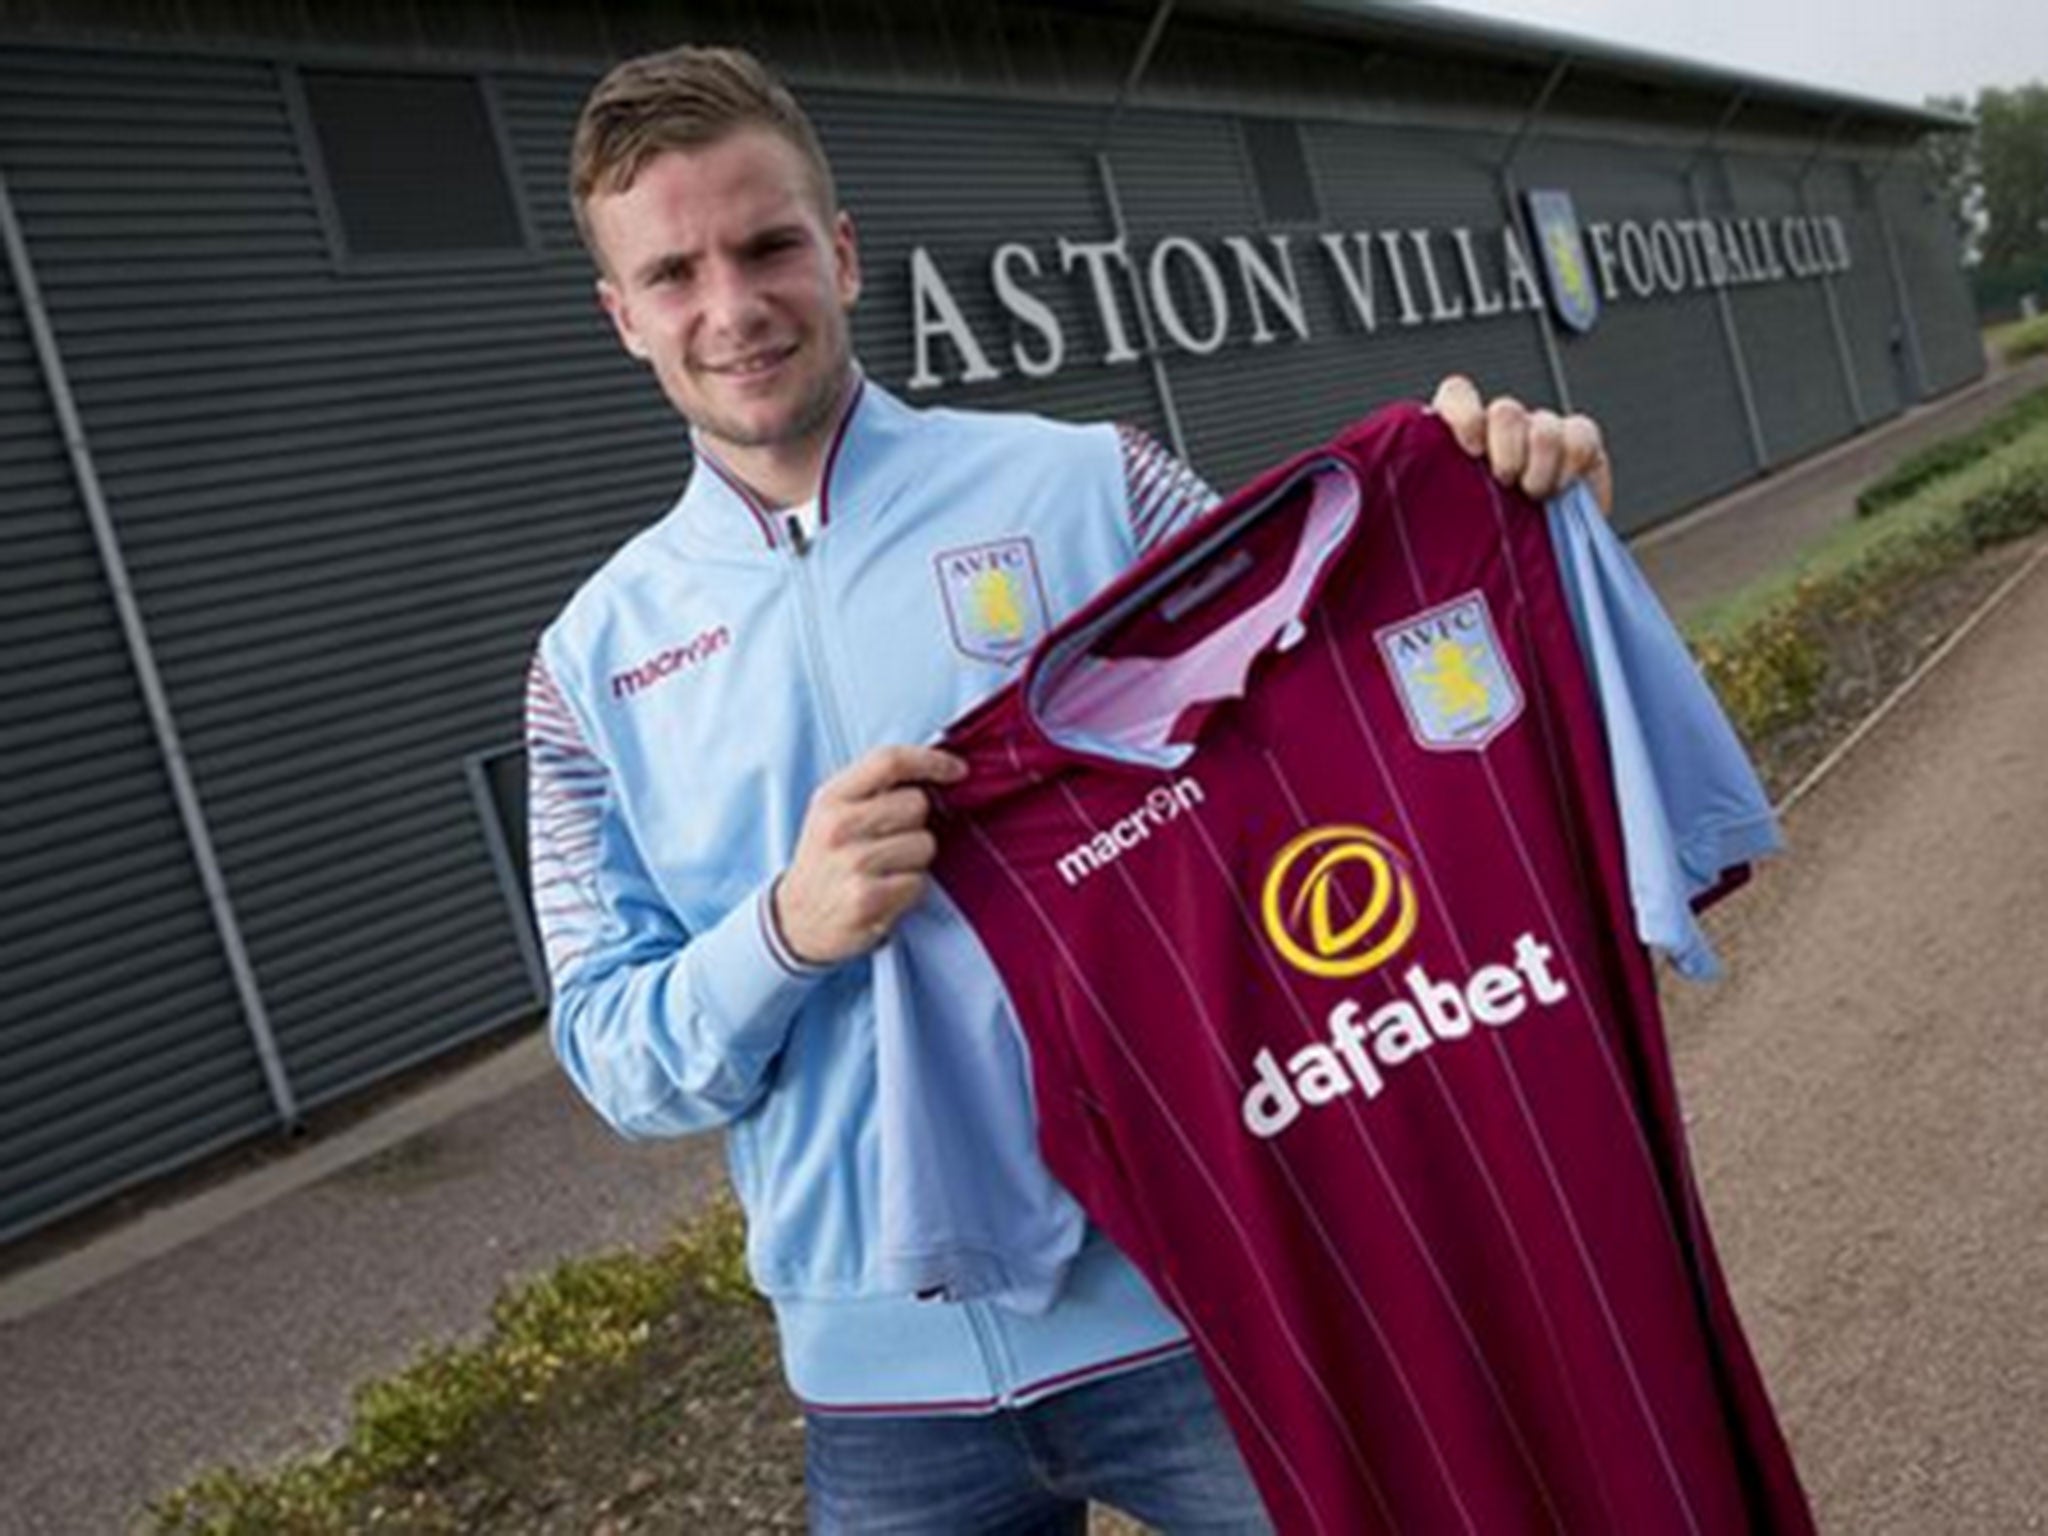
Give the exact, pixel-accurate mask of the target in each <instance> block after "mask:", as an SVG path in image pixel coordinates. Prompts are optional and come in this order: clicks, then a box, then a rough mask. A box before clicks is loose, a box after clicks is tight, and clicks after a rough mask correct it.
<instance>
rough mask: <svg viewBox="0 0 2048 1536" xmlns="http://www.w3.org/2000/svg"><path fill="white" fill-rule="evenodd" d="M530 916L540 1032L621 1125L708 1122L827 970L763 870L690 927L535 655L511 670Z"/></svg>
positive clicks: (769, 1051)
mask: <svg viewBox="0 0 2048 1536" xmlns="http://www.w3.org/2000/svg"><path fill="white" fill-rule="evenodd" d="M526 748H527V808H528V836H529V839H530V841H529V847H530V850H531V863H532V880H533V905H534V915H535V918H536V919H537V921H538V923H539V926H540V933H541V942H542V946H543V948H544V950H545V952H546V955H547V967H548V978H549V981H550V984H551V987H552V992H553V996H552V998H551V1000H550V1005H549V1037H550V1040H551V1041H552V1043H553V1045H554V1049H555V1054H556V1056H557V1057H559V1058H560V1060H561V1062H562V1066H563V1067H564V1069H565V1070H566V1071H567V1072H568V1074H569V1076H570V1078H571V1080H572V1081H574V1082H575V1084H576V1086H577V1088H578V1089H579V1090H580V1091H581V1092H582V1094H583V1096H584V1097H585V1098H586V1099H588V1100H589V1101H590V1103H591V1104H592V1105H593V1106H594V1107H595V1108H596V1109H597V1111H598V1112H599V1113H600V1114H601V1115H603V1116H604V1117H605V1119H606V1120H607V1121H609V1122H610V1123H611V1124H612V1126H613V1127H614V1128H615V1129H617V1130H618V1131H619V1132H621V1133H622V1134H624V1135H627V1136H634V1137H642V1136H674V1135H680V1134H682V1133H684V1132H686V1131H694V1130H702V1129H705V1128H708V1127H711V1126H715V1125H721V1124H724V1123H726V1122H728V1121H730V1120H733V1119H735V1118H737V1117H738V1116H740V1115H741V1114H744V1113H745V1112H746V1111H747V1110H748V1109H749V1108H750V1107H751V1106H752V1105H753V1104H754V1103H755V1102H756V1101H757V1100H758V1099H759V1098H760V1097H761V1095H762V1093H763V1091H764V1088H765V1081H766V1077H767V1074H768V1071H769V1069H770V1067H771V1066H772V1065H773V1063H774V1061H775V1058H776V1056H777V1054H778V1053H779V1052H780V1051H781V1049H782V1045H783V1042H784V1040H785V1039H786V1038H787V1036H788V1033H789V1028H790V1024H791V1021H792V1020H793V1018H794V1016H795V1013H796V1009H797V1006H798V1004H799V1003H801V1002H802V1000H803V998H804V997H805V995H806V994H807V993H808V992H809V991H810V989H811V988H812V987H813V986H814V985H815V984H816V983H817V981H818V979H819V978H820V977H822V976H824V975H825V974H827V972H828V970H829V968H828V967H820V966H812V965H807V964H805V963H803V962H802V961H800V960H798V959H797V958H796V957H795V956H794V955H793V954H791V953H790V951H789V948H788V946H787V944H785V943H784V942H783V940H782V938H781V935H780V934H779V933H778V932H777V931H776V927H775V921H774V911H773V907H772V906H771V904H770V896H771V893H772V891H773V882H772V881H771V882H769V883H768V884H766V885H763V886H762V887H761V888H760V889H758V890H756V891H755V892H753V893H752V894H751V895H750V896H749V897H748V898H747V899H746V900H744V901H742V902H740V903H739V904H738V905H737V906H735V907H734V908H733V909H732V910H731V911H730V912H728V913H727V914H726V915H725V916H724V917H723V918H722V919H720V920H719V921H718V922H717V923H715V924H713V925H712V926H711V927H709V928H707V929H705V930H704V931H703V932H702V933H698V934H691V933H690V932H688V931H686V930H685V929H684V927H683V925H682V924H681V922H679V921H678V920H677V918H676V915H675V913H674V911H673V910H672V909H671V907H670V906H669V904H668V902H667V901H666V900H664V899H663V897H662V894H661V892H660V891H659V889H658V888H657V887H656V885H655V883H654V881H653V879H652V877H651V876H650V875H649V874H648V872H647V869H646V866H645V864H644V863H643V862H642V860H641V858H640V854H639V850H638V849H637V848H636V847H635V845H634V842H633V838H632V834H631V832H630V830H629V829H628V827H627V825H626V823H625V821H624V819H623V818H622V817H621V815H620V814H619V805H618V796H617V793H616V786H615V785H614V783H613V779H612V774H611V771H610V769H609V768H608V767H607V766H606V764H605V763H604V761H603V759H602V758H601V757H600V756H599V755H598V754H597V753H596V752H595V751H593V750H592V748H591V746H590V744H589V741H588V739H587V737H586V735H585V733H584V731H583V730H582V728H581V726H580V725H579V724H578V721H577V717H576V713H575V710H574V708H573V707H572V705H571V703H570V701H569V699H568V697H567V696H566V694H565V693H564V691H563V689H562V688H561V687H560V686H559V685H558V684H557V682H556V680H555V677H554V675H553V673H552V672H551V670H550V669H549V667H548V665H547V663H546V662H545V660H543V659H542V657H541V656H540V655H538V654H536V656H535V657H534V661H533V665H532V668H531V670H530V671H529V673H528V676H527V691H526Z"/></svg>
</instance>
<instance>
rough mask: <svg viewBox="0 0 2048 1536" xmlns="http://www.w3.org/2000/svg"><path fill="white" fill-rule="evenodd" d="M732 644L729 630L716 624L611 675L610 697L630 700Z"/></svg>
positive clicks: (707, 659)
mask: <svg viewBox="0 0 2048 1536" xmlns="http://www.w3.org/2000/svg"><path fill="white" fill-rule="evenodd" d="M731 644H732V631H731V630H730V629H728V628H726V627H725V625H723V624H720V625H719V626H718V627H717V628H715V629H707V630H705V631H704V632H703V633H702V634H700V635H696V636H694V637H692V638H691V639H689V640H686V641H684V642H683V643H682V644H681V645H672V646H670V647H669V648H668V649H667V650H665V651H656V652H655V653H654V654H653V655H652V656H650V657H648V658H647V660H645V661H643V662H641V663H640V665H639V666H637V667H628V668H627V669H626V670H625V671H623V672H614V673H613V674H612V697H613V698H615V699H630V698H632V697H633V695H635V694H636V693H641V692H644V691H645V690H646V689H649V688H652V687H653V686H654V685H655V684H656V683H658V682H660V681H662V680H663V679H664V678H668V677H673V676H674V675H675V674H676V673H678V672H683V671H687V670H688V669H689V668H691V667H695V666H700V665H702V664H703V663H704V662H706V661H709V660H710V659H711V658H712V657H713V656H716V655H717V654H718V653H719V652H720V651H722V650H724V649H726V648H727V647H728V646H730V645H731Z"/></svg>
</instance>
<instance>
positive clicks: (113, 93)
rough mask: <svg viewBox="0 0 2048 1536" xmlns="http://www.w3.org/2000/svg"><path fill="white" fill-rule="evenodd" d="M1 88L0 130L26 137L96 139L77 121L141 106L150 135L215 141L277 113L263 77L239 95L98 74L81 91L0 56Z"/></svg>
mask: <svg viewBox="0 0 2048 1536" xmlns="http://www.w3.org/2000/svg"><path fill="white" fill-rule="evenodd" d="M0 88H4V89H5V91H6V95H5V96H4V97H0V133H4V134H6V135H7V136H8V137H9V138H13V137H15V136H17V135H19V136H20V137H21V138H23V139H25V140H31V141H32V140H35V139H45V140H66V141H76V140H81V139H83V140H87V141H92V142H97V139H96V138H95V136H93V135H81V134H78V133H77V132H76V131H75V130H76V128H77V125H79V124H81V123H95V124H96V123H103V122H105V121H106V119H107V118H108V116H109V115H112V114H120V113H126V112H129V111H132V110H134V109H137V108H140V109H143V110H145V111H146V112H147V114H148V119H149V131H150V134H151V136H152V137H155V136H157V135H158V134H162V135H163V136H164V137H166V138H167V139H169V140H170V141H171V142H174V143H185V142H190V143H196V144H215V143H219V142H221V139H222V136H223V135H224V134H226V133H228V132H230V131H232V130H234V129H237V128H243V127H270V126H274V125H275V123H276V121H277V114H278V104H277V100H276V96H275V93H274V92H273V91H272V90H271V89H270V87H269V85H268V84H267V82H266V83H262V84H260V85H259V87H258V88H257V89H256V90H253V91H248V92H246V93H245V94H243V95H242V97H241V98H240V99H239V100H237V99H236V97H235V96H234V95H233V94H231V93H229V92H226V91H213V92H210V93H208V94H207V95H205V96H204V97H198V98H192V97H187V98H183V99H181V98H179V97H177V96H165V95H164V94H163V93H162V92H160V91H158V90H155V89H152V88H150V87H147V86H138V88H137V89H135V90H133V91H121V90H108V89H107V88H106V85H105V82H104V81H103V80H102V81H99V82H96V83H95V87H94V89H92V90H91V91H90V92H81V91H80V90H79V89H78V88H77V85H76V83H75V82H72V81H68V80H67V81H58V80H55V79H50V78H41V77H38V76H37V75H35V74H33V73H25V72H23V71H21V70H19V69H10V68H8V67H6V65H5V63H4V62H0ZM188 134H189V135H190V136H191V137H190V138H189V139H187V138H186V135H188Z"/></svg>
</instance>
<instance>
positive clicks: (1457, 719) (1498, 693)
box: [1373, 592, 1522, 752]
mask: <svg viewBox="0 0 2048 1536" xmlns="http://www.w3.org/2000/svg"><path fill="white" fill-rule="evenodd" d="M1373 638H1374V639H1375V640H1376V641H1378V642H1379V648H1380V655H1381V656H1382V657H1383V658H1385V660H1386V663H1387V671H1388V672H1389V673H1390V674H1392V676H1393V679H1394V691H1395V692H1396V693H1398V694H1399V695H1400V696H1401V707H1402V709H1403V710H1404V711H1406V713H1407V715H1408V728H1409V729H1410V730H1411V731H1413V732H1414V734H1415V739H1416V740H1417V741H1419V742H1421V743H1422V745H1423V746H1425V747H1428V748H1430V749H1431V750H1432V751H1436V752H1460V751H1462V752H1476V751H1478V750H1479V749H1480V748H1482V747H1484V746H1485V745H1486V744H1487V743H1488V742H1490V741H1492V740H1493V738H1494V737H1496V736H1498V735H1499V734H1500V733H1501V732H1502V731H1504V730H1506V729H1507V728H1508V727H1509V726H1510V725H1512V724H1514V722H1515V720H1516V718H1517V717H1518V716H1519V715H1520V714H1521V713H1522V689H1521V685H1520V684H1519V683H1517V682H1516V681H1515V674H1514V673H1513V672H1512V671H1510V670H1509V669H1508V661H1507V656H1506V654H1505V653H1504V652H1503V651H1502V650H1501V645H1500V638H1499V636H1498V635H1497V634H1496V633H1495V631H1494V627H1493V614H1492V613H1491V611H1489V610H1488V608H1487V606H1486V594H1485V593H1483V592H1468V593H1466V594H1465V595H1464V596H1463V597H1454V598H1452V599H1451V600H1450V601H1449V602H1448V603H1440V604H1439V605H1437V606H1436V607H1434V608H1431V609H1429V610H1428V611H1427V612H1425V613H1418V614H1416V615H1415V617H1414V618H1412V619H1403V620H1402V621H1401V622H1400V623H1398V624H1389V625H1388V626H1387V627H1386V628H1385V629H1382V630H1380V631H1379V632H1378V633H1377V634H1375V635H1374V636H1373Z"/></svg>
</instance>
